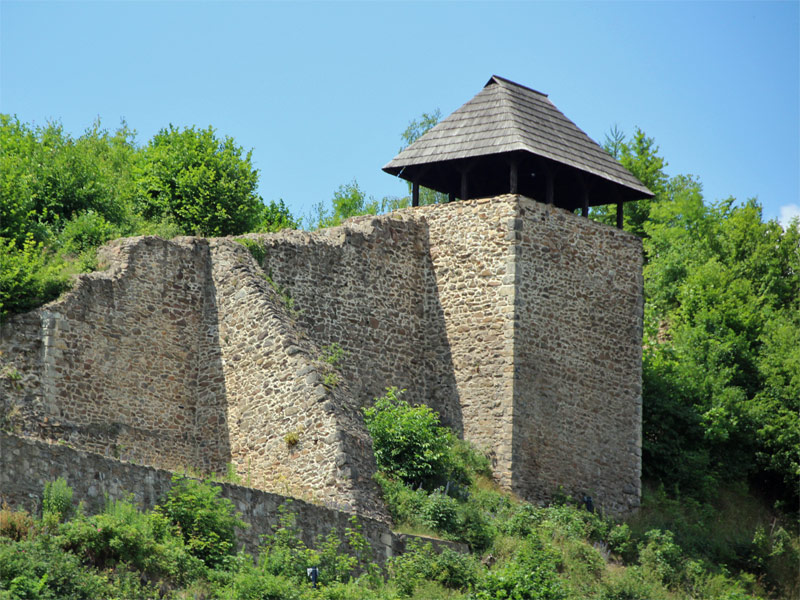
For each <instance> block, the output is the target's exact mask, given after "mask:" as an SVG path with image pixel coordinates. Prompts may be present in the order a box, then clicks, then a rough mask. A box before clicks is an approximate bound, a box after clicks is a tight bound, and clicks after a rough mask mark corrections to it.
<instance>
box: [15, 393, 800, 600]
mask: <svg viewBox="0 0 800 600" xmlns="http://www.w3.org/2000/svg"><path fill="white" fill-rule="evenodd" d="M364 412H365V417H366V422H367V426H368V429H369V431H370V434H371V435H372V437H373V442H374V449H375V456H376V461H377V463H378V466H379V469H380V471H379V475H378V481H379V483H380V485H381V487H382V488H383V492H384V498H385V500H386V502H387V505H388V507H389V509H390V511H391V513H392V516H393V518H394V519H395V523H396V525H397V526H399V527H400V528H401V529H405V530H406V531H411V532H415V533H424V534H427V535H433V536H437V537H443V538H445V539H451V540H454V541H461V542H465V543H466V544H468V546H469V548H470V553H468V554H465V553H460V552H457V551H454V550H451V549H448V548H445V549H443V550H442V551H441V552H438V553H437V552H435V551H434V550H433V548H432V546H431V544H430V543H424V542H422V541H412V542H410V543H409V546H408V548H407V551H406V552H405V553H404V554H402V555H400V556H398V557H395V558H392V559H390V560H389V561H388V563H387V564H386V566H385V567H380V566H378V565H377V564H375V563H374V562H373V560H372V557H373V554H372V551H371V549H370V548H369V545H368V543H367V542H366V540H365V538H364V536H363V535H362V534H361V531H360V526H359V524H358V520H357V518H356V517H353V518H352V519H351V526H350V527H348V528H346V529H345V530H344V531H338V532H337V531H331V532H330V533H329V534H328V535H326V536H321V537H320V538H318V539H317V541H316V543H315V544H314V545H313V546H312V547H309V546H307V545H306V544H305V543H304V542H303V541H302V539H301V535H300V531H298V529H297V526H296V523H295V518H294V514H293V513H292V507H291V502H287V503H286V504H284V505H283V506H282V507H281V509H280V510H281V517H280V526H279V527H278V528H277V529H276V531H274V532H273V533H272V534H271V535H268V536H266V537H265V538H263V544H262V546H261V547H260V549H259V552H258V556H257V557H252V556H250V555H248V554H245V553H244V552H239V553H236V552H235V550H236V544H235V530H236V528H241V527H246V526H247V524H246V523H244V522H242V521H241V520H240V517H239V515H237V514H236V513H235V510H234V508H233V504H232V503H231V502H230V501H229V500H226V499H224V498H221V497H220V496H219V492H220V488H219V487H218V486H214V485H213V484H212V483H210V482H199V481H196V480H192V479H186V478H183V477H181V476H179V475H176V476H175V477H174V478H173V487H172V489H171V490H170V491H169V493H168V495H167V497H166V498H164V499H163V502H162V503H161V505H159V506H157V507H156V508H155V509H153V510H151V511H148V512H141V511H140V510H138V509H137V508H136V507H135V506H134V505H133V504H132V503H131V502H130V501H109V502H107V505H106V508H105V510H104V511H103V512H102V513H100V514H97V515H92V516H89V515H86V514H85V512H84V510H83V508H82V507H81V506H80V505H79V506H78V507H77V508H76V507H75V506H74V504H73V502H72V491H71V489H70V488H69V487H68V486H67V485H66V483H65V482H64V480H62V479H59V480H56V481H54V482H51V483H48V484H47V486H46V487H45V490H44V494H43V500H42V514H41V516H40V517H38V516H37V517H36V518H34V517H32V516H30V515H29V514H28V513H26V512H24V511H16V512H15V511H11V510H8V509H6V508H4V509H3V510H1V511H0V599H9V600H11V599H14V600H16V599H23V598H26V599H27V598H31V599H40V598H41V599H50V598H75V599H79V598H87V599H88V598H99V597H103V598H131V599H133V598H176V599H178V598H198V599H199V598H230V599H242V600H244V599H247V600H250V599H252V600H255V599H287V600H302V599H323V598H325V599H339V598H341V599H350V598H353V599H360V598H363V599H375V600H378V599H381V600H383V599H386V600H389V599H394V598H416V599H420V600H422V599H427V600H431V599H436V598H450V599H457V598H463V599H464V600H468V599H469V600H490V599H509V600H511V599H514V600H529V599H530V600H534V599H540V600H579V599H585V598H589V599H591V598H596V599H598V600H600V599H604V600H612V599H620V600H622V599H636V598H652V599H663V600H672V599H675V600H677V599H682V598H687V599H688V598H697V599H723V600H744V599H746V598H753V597H764V596H766V595H767V594H768V593H772V594H774V595H779V594H786V597H790V596H789V594H794V593H796V591H797V582H796V580H794V579H793V577H794V575H793V571H794V570H795V566H796V564H797V561H798V560H800V547H798V545H797V542H796V540H793V539H792V538H791V536H789V535H788V534H787V533H786V532H785V530H783V529H782V528H780V527H778V528H777V529H776V527H775V526H774V524H773V527H772V528H771V530H770V531H769V532H767V531H766V530H764V529H759V530H758V531H759V532H760V533H758V534H757V536H756V539H755V540H754V541H753V542H752V543H751V544H750V548H749V554H748V557H749V558H750V560H752V561H753V562H752V567H754V568H750V569H744V568H740V569H734V570H731V569H728V568H726V567H725V566H722V565H720V564H717V563H715V562H713V561H712V560H711V559H710V558H711V557H712V555H713V554H714V552H715V551H717V550H719V549H717V548H708V547H705V546H704V545H703V543H702V539H701V537H700V536H701V535H702V534H703V533H706V532H702V531H692V530H691V527H686V526H685V525H681V524H679V528H678V529H677V531H678V533H677V534H676V533H674V532H673V531H671V530H669V529H664V528H660V527H653V526H652V525H653V524H652V523H651V522H650V519H651V518H652V516H653V515H652V514H651V515H648V511H650V510H651V508H648V509H647V510H646V511H645V512H644V513H643V514H642V515H640V516H639V517H637V518H635V519H633V520H631V521H630V522H628V523H625V522H621V521H615V520H612V519H608V518H605V517H604V516H603V515H601V514H597V513H596V512H594V511H593V510H589V509H590V508H591V507H587V506H584V505H579V504H576V503H574V502H572V501H571V500H570V499H569V498H561V499H560V500H559V501H558V502H556V503H554V504H552V505H551V506H547V507H536V506H533V505H531V504H528V503H526V502H521V501H519V500H518V499H516V498H514V497H513V496H511V495H509V494H507V493H503V492H501V491H499V490H497V489H496V488H495V486H494V485H493V484H492V482H491V480H490V478H489V477H488V462H487V460H486V458H485V457H484V456H482V455H481V454H480V453H478V452H476V451H475V450H474V449H473V448H471V447H470V446H469V445H467V444H465V443H463V442H461V441H459V440H457V439H456V438H455V436H454V435H453V434H452V433H451V432H449V431H448V430H446V429H444V428H443V427H441V426H440V425H439V420H438V415H436V413H434V412H433V411H431V409H430V408H428V407H426V406H412V405H410V404H409V403H408V402H407V401H406V400H405V399H404V398H403V395H402V392H401V391H400V390H397V389H394V388H393V389H389V390H387V394H386V396H384V397H382V398H378V399H377V400H376V402H375V405H374V406H373V407H370V408H368V409H366V410H365V411H364ZM655 500H656V503H657V504H658V509H659V510H657V511H655V513H654V514H655V515H656V517H657V518H659V519H663V518H664V517H665V516H667V517H670V518H677V519H680V518H682V517H685V516H686V511H685V510H683V508H682V507H680V506H678V505H675V504H670V503H669V502H668V501H667V500H666V499H665V498H663V497H659V496H658V495H656V497H655ZM659 503H660V504H659ZM741 514H742V513H741V509H739V514H738V515H737V516H741ZM755 514H756V513H753V514H752V515H748V516H755ZM706 516H712V515H711V514H710V513H708V514H707V515H706ZM717 516H724V511H721V512H719V513H718V514H717ZM720 524H721V521H720V520H719V519H717V523H716V524H715V529H716V528H718V527H719V526H720ZM707 531H711V529H710V528H709V529H708V530H707ZM725 533H726V534H734V535H741V533H744V536H745V537H744V538H743V539H744V540H745V543H747V539H748V538H749V536H750V529H748V525H744V526H743V525H742V524H741V523H734V522H731V523H728V524H727V528H726V529H725ZM680 538H684V539H683V540H681V539H680ZM713 538H714V539H720V535H719V532H717V534H716V535H715V536H713ZM724 552H726V551H725V550H724V549H723V553H724ZM727 552H728V555H729V556H732V554H731V552H730V551H727ZM713 558H718V557H717V556H713ZM311 567H317V569H318V578H317V581H316V582H315V583H316V585H314V583H312V582H311V581H310V580H309V578H308V574H307V569H308V568H311Z"/></svg>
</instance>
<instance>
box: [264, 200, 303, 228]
mask: <svg viewBox="0 0 800 600" xmlns="http://www.w3.org/2000/svg"><path fill="white" fill-rule="evenodd" d="M298 227H300V223H299V222H298V221H297V220H296V219H295V218H294V217H293V216H292V213H290V212H289V209H288V208H286V205H285V204H284V203H283V200H282V199H281V200H278V201H277V202H275V201H274V200H270V202H269V204H264V205H263V208H262V209H261V215H260V223H259V225H258V228H257V229H256V231H257V232H259V233H273V232H275V231H280V230H281V229H297V228H298Z"/></svg>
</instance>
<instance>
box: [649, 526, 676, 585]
mask: <svg viewBox="0 0 800 600" xmlns="http://www.w3.org/2000/svg"><path fill="white" fill-rule="evenodd" d="M639 561H640V562H641V564H642V566H643V567H644V568H645V569H647V570H648V571H650V572H652V573H654V574H655V575H656V577H658V579H659V580H660V581H661V582H662V583H664V584H665V585H667V586H668V587H674V586H676V585H677V584H678V582H679V581H680V578H681V575H682V571H683V554H682V552H681V549H680V547H679V546H678V545H677V544H675V541H674V539H673V534H672V532H671V531H661V530H660V529H651V530H650V531H648V532H647V533H645V541H644V542H642V543H641V544H640V545H639Z"/></svg>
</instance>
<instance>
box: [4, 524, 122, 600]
mask: <svg viewBox="0 0 800 600" xmlns="http://www.w3.org/2000/svg"><path fill="white" fill-rule="evenodd" d="M2 590H7V591H8V592H9V594H8V595H7V596H5V598H9V599H14V600H16V599H27V598H36V599H43V600H51V599H52V600H56V599H58V600H95V599H96V598H109V597H112V594H113V588H112V586H111V584H110V582H109V580H108V578H107V577H106V576H104V575H103V574H102V573H99V572H97V571H96V570H94V569H91V568H88V567H85V566H83V565H82V564H81V561H80V559H79V558H78V557H77V556H75V555H74V554H71V553H69V552H63V551H62V550H61V549H60V548H59V547H58V546H57V545H55V544H52V543H48V540H47V537H46V536H41V537H39V538H37V539H34V540H23V541H20V542H16V543H14V544H12V543H7V542H6V541H5V540H0V598H2V597H3V591H2Z"/></svg>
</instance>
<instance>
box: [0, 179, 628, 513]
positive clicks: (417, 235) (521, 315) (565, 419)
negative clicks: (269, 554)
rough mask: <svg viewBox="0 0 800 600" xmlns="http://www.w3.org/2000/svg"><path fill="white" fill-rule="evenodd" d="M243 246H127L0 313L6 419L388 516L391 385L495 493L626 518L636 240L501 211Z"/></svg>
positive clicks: (415, 215)
mask: <svg viewBox="0 0 800 600" xmlns="http://www.w3.org/2000/svg"><path fill="white" fill-rule="evenodd" d="M246 237H248V238H250V239H251V240H253V241H254V242H256V243H257V244H258V245H259V247H260V249H261V252H257V253H256V254H258V255H259V260H260V264H259V263H257V262H256V261H255V259H254V258H253V257H252V255H251V253H250V252H248V250H247V249H246V248H245V247H244V246H243V245H242V244H238V243H236V242H235V241H234V240H230V239H214V240H203V239H196V238H178V239H176V240H174V241H173V242H165V241H163V240H159V239H157V238H134V239H129V240H119V241H117V242H114V243H112V244H111V245H109V246H107V247H106V248H105V249H104V250H103V256H102V259H103V260H104V261H105V262H107V263H108V264H109V265H110V268H109V270H108V271H106V272H101V273H95V274H91V275H84V276H81V277H80V278H79V281H78V284H77V286H76V288H75V289H74V290H73V291H72V292H70V293H68V294H66V295H65V296H64V297H62V298H61V299H59V300H57V301H56V302H53V303H50V304H48V305H46V306H44V307H42V308H41V309H38V310H36V311H33V312H31V313H28V314H26V315H20V316H17V317H13V318H12V319H10V320H9V322H8V323H6V324H5V325H3V326H2V328H0V352H2V355H0V394H2V395H1V396H0V410H1V411H2V412H1V413H0V425H2V427H3V428H6V429H9V428H11V429H14V430H15V431H16V432H17V433H18V434H19V435H24V436H30V437H37V438H40V439H49V440H64V441H67V442H69V443H70V444H72V445H73V446H75V447H76V448H80V449H85V450H89V451H92V452H97V453H100V454H105V455H107V456H111V457H121V458H126V459H129V460H135V461H137V462H140V463H143V464H149V465H152V466H156V467H162V468H167V469H176V468H179V467H183V466H190V467H194V468H197V469H203V470H206V471H216V472H221V471H225V470H226V469H227V468H228V467H229V464H232V465H233V467H234V468H235V469H236V471H237V472H238V473H239V475H240V476H241V477H242V478H243V479H245V480H249V481H250V482H251V485H253V486H254V487H256V488H258V489H261V490H266V491H272V492H276V493H280V494H288V495H293V496H295V497H299V498H305V499H308V500H311V501H314V502H316V503H320V504H325V505H327V506H329V507H338V508H341V509H343V510H345V511H354V512H358V513H360V514H364V515H369V516H373V517H375V518H378V519H384V520H385V519H387V518H388V517H387V514H386V512H385V509H384V508H383V506H382V503H381V502H380V500H379V494H378V491H377V489H376V487H375V485H374V483H373V482H372V475H373V473H374V470H375V465H374V461H373V458H372V452H371V446H370V440H369V437H368V436H367V434H366V431H365V428H364V426H363V420H362V416H361V411H360V409H361V408H362V407H363V406H364V405H366V404H369V403H370V402H371V400H372V398H374V397H376V396H378V395H380V394H382V393H383V390H384V389H385V387H387V386H398V387H400V388H405V389H407V390H408V396H407V397H408V398H409V400H411V401H412V402H424V403H427V404H428V405H430V406H431V407H432V408H434V409H435V410H437V411H439V412H440V413H441V414H442V416H443V420H444V421H445V422H446V423H447V424H449V425H450V426H452V427H453V428H454V429H455V430H456V431H458V432H459V433H461V434H463V436H464V437H465V438H466V439H469V440H471V441H472V442H474V443H475V444H476V445H477V446H478V447H480V448H482V449H483V450H485V451H487V452H488V453H489V454H490V455H491V458H492V461H493V466H494V472H495V477H496V479H497V480H498V482H500V483H501V484H502V485H503V486H504V487H506V488H507V489H512V490H514V491H516V492H518V493H519V494H520V495H522V496H524V497H527V498H530V499H534V500H546V499H548V498H550V497H551V495H552V493H553V492H554V491H555V490H556V489H558V487H559V486H562V487H563V488H564V489H565V490H566V491H569V492H571V493H574V494H589V495H592V496H593V498H594V500H595V504H597V505H599V506H603V507H604V508H607V509H608V510H611V511H614V512H621V511H625V510H628V509H630V508H632V507H634V506H636V504H637V503H638V498H639V476H640V462H641V453H640V447H641V442H640V436H641V326H642V325H641V322H642V278H641V244H640V242H639V241H638V239H637V238H635V237H634V236H632V235H629V234H626V233H624V232H620V231H618V230H616V229H613V228H610V227H606V226H603V225H599V224H597V223H593V222H591V221H589V220H587V219H583V218H581V217H578V216H577V215H574V214H571V213H568V212H566V211H564V210H561V209H556V208H553V207H548V206H546V205H543V204H538V203H535V202H533V201H532V200H529V199H526V198H522V197H519V196H515V195H507V196H500V197H498V198H492V199H482V200H469V201H460V202H456V203H451V204H445V205H437V206H427V207H420V208H414V209H407V210H403V211H397V212H395V213H391V214H388V215H382V216H379V217H375V216H367V217H358V218H355V219H351V220H350V221H348V222H346V223H345V224H344V225H342V226H340V227H336V228H332V229H329V230H323V231H319V232H314V233H308V232H300V231H288V232H280V233H277V234H260V235H249V236H246ZM332 344H337V345H338V346H340V347H341V348H342V349H343V350H344V352H345V354H344V357H343V359H342V361H341V364H339V365H336V366H333V365H330V364H326V363H325V361H324V356H325V353H326V348H330V346H331V345H332ZM11 374H13V375H14V376H13V377H12V376H11ZM287 434H288V435H289V437H288V438H287ZM293 439H296V443H294V442H293V441H292V440H293ZM287 440H288V441H287Z"/></svg>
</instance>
